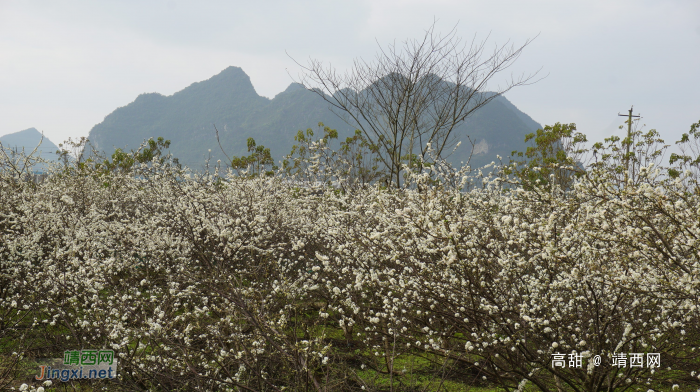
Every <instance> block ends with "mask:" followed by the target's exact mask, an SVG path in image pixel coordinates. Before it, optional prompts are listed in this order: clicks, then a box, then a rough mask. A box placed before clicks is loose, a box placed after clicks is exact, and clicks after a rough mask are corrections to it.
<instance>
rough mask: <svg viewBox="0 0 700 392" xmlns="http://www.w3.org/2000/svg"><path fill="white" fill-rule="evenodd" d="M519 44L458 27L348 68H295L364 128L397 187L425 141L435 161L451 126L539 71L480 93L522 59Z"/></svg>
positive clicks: (313, 63)
mask: <svg viewBox="0 0 700 392" xmlns="http://www.w3.org/2000/svg"><path fill="white" fill-rule="evenodd" d="M530 42H531V40H528V41H526V42H525V43H524V44H523V45H522V46H520V47H515V46H513V45H507V44H506V45H503V46H496V47H495V48H494V50H493V52H487V48H486V40H484V41H481V42H478V41H476V40H472V41H471V42H469V43H464V42H463V41H462V39H460V38H459V37H458V36H457V34H456V28H455V29H452V30H451V31H450V32H449V33H448V34H446V35H444V36H443V35H441V34H438V33H437V32H435V23H433V25H432V26H431V27H430V28H428V29H427V30H426V32H425V34H424V36H423V38H422V39H421V40H407V41H405V42H404V44H403V45H402V46H397V45H396V44H390V45H388V46H387V47H386V48H383V47H381V46H380V50H379V52H378V54H377V56H376V59H375V60H374V61H371V62H367V61H365V60H362V59H358V60H356V61H355V62H354V65H353V67H352V69H351V70H350V71H348V72H347V73H344V74H343V73H338V72H337V71H336V70H335V69H334V68H333V67H332V66H327V67H326V66H324V64H323V63H322V62H321V61H319V60H310V62H309V64H308V65H306V66H304V65H301V64H300V66H301V67H302V69H303V71H302V76H301V81H300V83H301V84H302V85H304V87H305V88H307V89H308V90H310V91H313V92H315V93H317V94H318V95H319V96H321V97H322V98H323V99H324V100H326V101H327V102H328V103H329V104H330V106H331V110H333V111H334V113H335V114H336V115H338V116H339V117H341V118H342V119H343V120H345V121H346V122H347V123H348V124H350V125H352V126H353V127H355V128H358V129H360V130H361V131H362V133H363V134H364V136H365V137H366V138H367V140H368V142H369V143H370V144H371V145H373V146H376V148H377V150H378V152H379V158H380V160H381V162H382V163H383V165H385V166H386V168H387V171H388V173H389V178H390V181H391V183H392V184H393V185H395V186H399V187H400V186H401V173H402V171H403V167H404V164H406V163H407V164H408V165H409V166H410V165H412V163H413V162H415V161H416V158H417V156H420V157H422V158H426V154H427V152H428V148H429V147H428V145H430V146H431V147H432V149H433V150H434V151H435V152H436V153H437V158H440V157H441V156H442V154H443V152H444V151H449V148H450V146H452V145H454V142H456V140H455V136H456V135H454V131H455V128H456V127H457V126H458V125H459V124H460V123H462V122H463V121H464V120H465V119H466V118H467V117H468V116H469V115H471V114H472V113H474V111H475V110H477V109H479V108H480V107H482V106H484V105H486V104H487V103H488V102H490V101H491V100H493V99H494V98H496V97H497V96H499V95H501V94H503V93H505V92H507V91H509V90H510V89H512V88H514V87H516V86H521V85H525V84H528V83H529V82H531V81H532V79H533V78H534V76H535V75H536V74H537V72H535V73H534V74H530V75H527V76H526V75H521V76H519V77H517V78H514V77H513V76H512V75H511V77H510V78H509V79H508V80H507V82H506V84H505V86H503V87H501V86H497V87H496V88H495V89H494V91H493V92H486V91H487V90H486V89H487V86H488V84H489V82H490V81H491V80H492V79H493V78H494V77H495V76H496V75H497V74H499V73H500V72H502V71H504V70H506V69H507V68H508V67H510V66H511V65H512V64H513V62H514V61H515V60H517V59H518V57H520V54H521V52H522V50H523V49H524V48H525V47H526V46H527V45H528V44H529V43H530Z"/></svg>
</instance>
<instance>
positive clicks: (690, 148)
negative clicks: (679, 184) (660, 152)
mask: <svg viewBox="0 0 700 392" xmlns="http://www.w3.org/2000/svg"><path fill="white" fill-rule="evenodd" d="M676 144H677V145H678V147H679V148H680V150H681V153H680V154H676V153H672V154H671V158H670V159H669V163H670V164H671V165H673V164H676V165H677V167H672V168H669V169H668V174H669V176H670V177H671V178H678V177H679V176H680V175H681V174H682V173H683V172H688V174H689V176H688V178H687V181H688V182H689V184H688V185H689V186H692V188H693V191H694V192H695V193H698V190H699V189H700V187H699V186H698V185H699V181H698V180H699V179H700V121H698V122H696V123H695V124H692V125H691V126H690V131H689V132H688V133H684V134H683V136H682V137H681V140H679V141H677V142H676Z"/></svg>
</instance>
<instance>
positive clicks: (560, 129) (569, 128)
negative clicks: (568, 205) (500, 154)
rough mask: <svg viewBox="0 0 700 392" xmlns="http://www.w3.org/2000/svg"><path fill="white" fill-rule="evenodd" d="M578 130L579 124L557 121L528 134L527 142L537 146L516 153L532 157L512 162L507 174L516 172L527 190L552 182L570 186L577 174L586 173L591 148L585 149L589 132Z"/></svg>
mask: <svg viewBox="0 0 700 392" xmlns="http://www.w3.org/2000/svg"><path fill="white" fill-rule="evenodd" d="M575 131H576V124H573V123H572V124H560V123H556V124H554V126H550V125H546V126H545V127H544V129H538V130H537V132H536V133H530V134H527V135H526V136H525V142H526V143H527V142H531V143H534V145H531V146H529V147H527V150H526V151H525V152H524V153H523V152H518V151H513V153H512V155H513V157H516V158H527V159H528V160H527V161H512V162H511V166H509V167H506V168H505V170H504V173H505V174H507V175H509V174H513V175H515V177H516V178H517V179H518V181H519V183H520V184H522V185H523V186H524V187H525V188H526V189H534V188H536V187H540V186H542V187H546V188H551V186H552V185H558V186H560V187H561V188H562V189H569V188H570V187H571V184H572V183H573V181H574V176H576V177H580V176H581V175H582V174H583V173H584V169H583V166H582V162H581V159H582V156H583V154H585V153H586V152H587V151H588V150H586V149H584V148H582V144H583V143H585V142H586V141H587V139H586V135H584V134H582V133H580V132H575ZM513 164H514V165H513Z"/></svg>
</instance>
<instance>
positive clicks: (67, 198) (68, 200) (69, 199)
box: [61, 195, 73, 205]
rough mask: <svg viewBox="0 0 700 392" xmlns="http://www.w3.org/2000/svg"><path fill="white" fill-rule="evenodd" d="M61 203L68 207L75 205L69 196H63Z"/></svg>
mask: <svg viewBox="0 0 700 392" xmlns="http://www.w3.org/2000/svg"><path fill="white" fill-rule="evenodd" d="M61 201H62V202H64V203H66V204H68V205H73V199H72V198H71V197H70V196H68V195H63V196H61Z"/></svg>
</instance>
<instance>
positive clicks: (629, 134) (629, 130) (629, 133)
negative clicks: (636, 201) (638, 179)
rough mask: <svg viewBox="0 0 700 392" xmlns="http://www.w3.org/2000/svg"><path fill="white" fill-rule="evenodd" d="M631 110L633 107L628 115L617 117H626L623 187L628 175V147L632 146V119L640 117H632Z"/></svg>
mask: <svg viewBox="0 0 700 392" xmlns="http://www.w3.org/2000/svg"><path fill="white" fill-rule="evenodd" d="M632 109H634V106H632V107H630V110H629V114H620V113H618V114H617V115H618V116H622V117H627V118H628V119H627V142H628V143H627V152H626V154H625V187H627V181H628V179H629V173H630V145H631V144H632V117H637V118H639V117H640V116H633V115H632Z"/></svg>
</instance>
